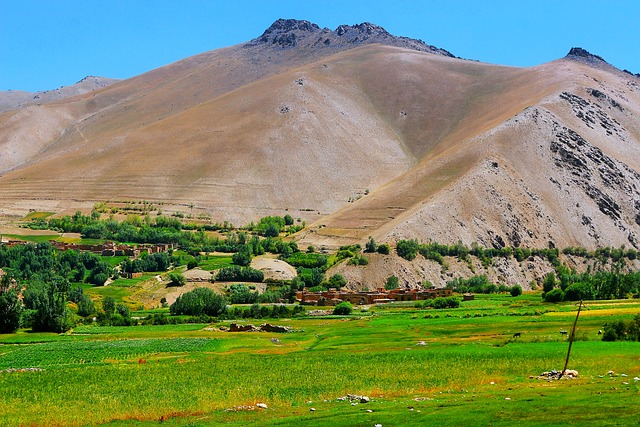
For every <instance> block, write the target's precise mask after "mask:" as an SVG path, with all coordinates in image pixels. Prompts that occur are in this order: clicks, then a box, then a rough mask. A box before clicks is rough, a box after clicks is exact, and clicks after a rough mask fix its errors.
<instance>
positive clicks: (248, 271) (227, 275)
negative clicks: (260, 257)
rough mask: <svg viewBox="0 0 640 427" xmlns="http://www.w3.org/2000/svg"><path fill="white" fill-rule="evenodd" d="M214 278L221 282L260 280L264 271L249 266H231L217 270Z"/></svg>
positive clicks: (262, 278)
mask: <svg viewBox="0 0 640 427" xmlns="http://www.w3.org/2000/svg"><path fill="white" fill-rule="evenodd" d="M216 280H218V281H221V282H235V281H242V282H262V281H264V273H263V272H262V271H260V270H256V269H253V268H251V267H238V266H231V267H225V268H221V269H220V270H218V274H217V275H216Z"/></svg>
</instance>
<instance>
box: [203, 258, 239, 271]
mask: <svg viewBox="0 0 640 427" xmlns="http://www.w3.org/2000/svg"><path fill="white" fill-rule="evenodd" d="M232 264H233V261H232V260H231V256H226V255H205V256H203V257H202V259H201V260H200V263H199V264H198V267H200V268H201V269H203V270H207V271H213V270H218V269H220V268H224V267H229V266H231V265H232Z"/></svg>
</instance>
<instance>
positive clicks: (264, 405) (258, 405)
mask: <svg viewBox="0 0 640 427" xmlns="http://www.w3.org/2000/svg"><path fill="white" fill-rule="evenodd" d="M256 407H258V408H260V409H267V404H266V403H256Z"/></svg>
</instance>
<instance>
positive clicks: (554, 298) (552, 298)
mask: <svg viewBox="0 0 640 427" xmlns="http://www.w3.org/2000/svg"><path fill="white" fill-rule="evenodd" d="M544 300H545V301H546V302H561V301H562V300H564V292H562V289H560V288H555V289H552V290H550V291H549V292H547V293H546V294H544Z"/></svg>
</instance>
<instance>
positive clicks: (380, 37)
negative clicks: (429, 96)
mask: <svg viewBox="0 0 640 427" xmlns="http://www.w3.org/2000/svg"><path fill="white" fill-rule="evenodd" d="M373 43H380V44H386V45H390V46H398V47H403V48H408V49H413V50H418V51H421V52H430V53H434V54H437V55H444V56H449V57H453V55H452V54H451V53H449V52H448V51H446V50H444V49H440V48H437V47H435V46H431V45H428V44H426V43H424V42H423V41H422V40H415V39H411V38H408V37H398V36H394V35H392V34H390V33H389V32H387V30H385V29H384V28H382V27H381V26H379V25H375V24H372V23H370V22H363V23H361V24H355V25H340V26H338V28H336V29H335V30H333V31H332V30H330V29H328V28H320V27H319V26H318V25H317V24H314V23H311V22H309V21H302V20H297V19H278V20H276V21H275V22H274V23H273V24H271V26H270V27H269V28H267V29H266V30H265V31H264V33H262V35H261V36H260V37H258V38H256V39H253V40H251V41H250V42H249V43H247V44H245V47H248V48H251V47H260V46H262V47H269V48H279V49H291V48H296V47H298V48H312V49H313V51H314V52H316V53H321V52H323V51H327V50H330V51H332V52H338V51H341V50H347V49H351V48H353V47H357V46H359V45H363V44H373Z"/></svg>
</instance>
